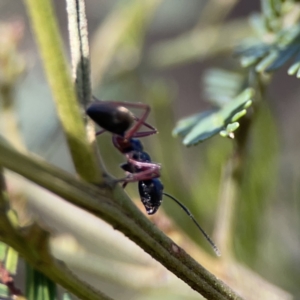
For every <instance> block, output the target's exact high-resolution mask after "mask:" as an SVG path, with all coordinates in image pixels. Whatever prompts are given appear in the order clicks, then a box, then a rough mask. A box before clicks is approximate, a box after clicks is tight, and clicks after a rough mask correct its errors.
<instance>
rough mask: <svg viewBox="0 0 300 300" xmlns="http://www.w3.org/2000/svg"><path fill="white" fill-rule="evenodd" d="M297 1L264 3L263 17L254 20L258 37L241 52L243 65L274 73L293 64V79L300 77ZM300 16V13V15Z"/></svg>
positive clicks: (239, 53)
mask: <svg viewBox="0 0 300 300" xmlns="http://www.w3.org/2000/svg"><path fill="white" fill-rule="evenodd" d="M295 2H297V1H280V0H262V1H261V3H262V14H260V15H258V14H255V15H253V16H252V17H251V18H250V22H251V24H252V27H253V29H254V32H255V35H254V36H253V37H252V38H248V39H247V40H245V41H243V42H242V43H241V44H240V45H239V46H238V48H237V50H236V54H237V55H238V56H240V60H241V65H242V66H243V67H245V68H248V67H253V68H254V69H255V71H256V72H258V73H262V72H274V71H276V70H277V69H279V68H281V67H282V66H283V65H285V64H286V63H287V62H288V61H291V60H293V62H292V64H291V66H290V67H289V69H288V74H289V75H295V74H296V76H297V77H298V78H299V77H300V26H299V24H298V19H299V17H300V15H298V16H297V15H296V16H295V11H296V12H297V10H296V9H295V8H296V7H295V6H296V5H298V6H299V4H295ZM298 14H299V13H298Z"/></svg>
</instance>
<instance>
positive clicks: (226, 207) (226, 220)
mask: <svg viewBox="0 0 300 300" xmlns="http://www.w3.org/2000/svg"><path fill="white" fill-rule="evenodd" d="M234 165H235V159H234V155H233V156H232V157H231V158H229V159H228V161H227V163H226V165H225V166H224V168H223V172H222V173H223V174H222V180H221V186H220V193H219V206H218V212H217V217H216V220H217V222H216V229H215V233H214V237H215V238H214V240H215V242H216V244H217V245H218V246H219V247H220V249H222V259H223V261H225V260H226V259H228V258H229V259H230V258H231V257H232V232H233V220H234V212H235V207H236V203H237V195H238V186H237V182H236V180H235V178H234V176H233V174H234V169H235V168H234Z"/></svg>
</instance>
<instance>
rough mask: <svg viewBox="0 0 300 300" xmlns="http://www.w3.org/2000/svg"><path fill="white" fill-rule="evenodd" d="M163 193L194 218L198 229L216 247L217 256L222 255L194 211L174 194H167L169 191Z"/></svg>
mask: <svg viewBox="0 0 300 300" xmlns="http://www.w3.org/2000/svg"><path fill="white" fill-rule="evenodd" d="M163 194H164V195H165V196H167V197H169V198H171V199H172V200H173V201H175V202H176V203H177V204H178V205H179V206H180V207H181V208H182V209H183V210H184V211H185V212H186V214H187V215H188V216H189V217H190V218H191V219H192V221H193V222H194V223H195V224H196V226H197V227H198V229H199V230H200V231H201V232H202V234H203V235H204V236H205V238H206V239H207V241H208V242H209V243H210V245H211V246H212V248H213V249H214V251H215V253H216V254H217V256H221V252H220V251H219V249H218V247H217V246H216V245H215V243H214V242H213V241H212V240H211V238H210V237H209V236H208V234H207V233H206V232H205V231H204V229H203V228H202V227H201V226H200V224H199V223H198V222H197V221H196V219H195V218H194V216H193V215H192V213H191V212H190V211H189V209H188V208H187V207H186V206H184V205H183V204H182V203H181V202H179V200H177V199H176V198H174V197H173V196H172V195H170V194H167V193H163Z"/></svg>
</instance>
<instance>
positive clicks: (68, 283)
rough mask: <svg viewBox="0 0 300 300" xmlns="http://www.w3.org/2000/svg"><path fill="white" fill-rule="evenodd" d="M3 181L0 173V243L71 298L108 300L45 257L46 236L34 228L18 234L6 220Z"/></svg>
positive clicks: (48, 254) (65, 268)
mask: <svg viewBox="0 0 300 300" xmlns="http://www.w3.org/2000/svg"><path fill="white" fill-rule="evenodd" d="M5 189H6V188H5V180H4V177H3V174H2V172H1V173H0V239H1V240H2V241H3V242H4V243H6V244H7V245H9V246H11V247H13V248H14V249H15V250H16V251H17V252H18V253H19V254H20V255H21V256H23V257H24V258H25V259H26V261H27V262H28V263H29V264H31V265H32V266H33V267H34V268H36V269H37V270H39V271H41V272H43V273H44V274H45V275H46V276H48V277H49V278H50V279H52V280H53V281H54V282H56V283H58V284H60V285H62V286H63V287H65V288H66V289H68V290H69V291H70V292H72V293H73V294H74V295H76V296H77V297H79V298H81V299H86V300H110V298H109V297H107V296H106V295H104V294H102V293H101V292H100V291H96V290H95V289H94V288H93V287H91V286H89V285H88V284H86V283H83V282H82V281H80V280H79V279H77V277H76V276H74V274H73V273H72V272H71V271H70V270H69V269H68V268H67V267H66V266H65V265H64V264H63V263H61V262H59V261H55V259H54V258H53V257H52V256H51V254H50V253H49V249H48V248H49V247H48V238H49V234H48V233H47V232H45V231H44V230H42V229H41V228H39V227H38V226H37V225H36V224H35V225H33V226H32V228H30V230H28V229H27V232H26V233H27V235H26V236H24V235H22V234H20V233H19V232H18V231H17V229H16V228H14V227H13V226H12V224H11V222H10V220H9V219H8V217H7V211H8V209H9V207H8V201H7V199H6V191H5Z"/></svg>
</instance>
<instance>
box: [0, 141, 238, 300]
mask: <svg viewBox="0 0 300 300" xmlns="http://www.w3.org/2000/svg"><path fill="white" fill-rule="evenodd" d="M0 164H2V165H3V166H4V167H6V168H8V169H10V170H12V171H14V172H17V173H18V174H20V175H22V176H24V177H26V178H27V179H29V180H32V181H33V182H35V183H37V184H39V185H41V186H43V187H44V188H46V189H49V190H50V191H52V192H54V193H56V194H57V195H59V196H61V197H63V198H65V199H66V200H67V201H68V202H71V203H73V204H75V205H77V206H78V207H81V208H83V209H86V210H87V211H89V212H91V213H93V214H94V215H96V216H98V217H100V218H102V219H104V220H105V221H107V222H108V223H110V224H111V225H112V226H113V227H114V228H116V229H118V230H120V231H121V232H123V233H124V234H125V235H126V236H128V237H129V238H130V239H131V240H132V241H134V242H135V243H136V244H138V245H139V246H140V247H142V248H143V249H144V250H145V251H146V252H147V253H149V254H150V255H151V256H152V257H153V258H155V259H156V260H158V261H159V262H160V263H162V264H163V265H164V266H165V267H166V268H167V269H169V270H170V271H171V272H173V273H174V274H175V275H177V276H178V277H179V278H181V279H182V280H183V281H185V282H186V283H187V284H188V285H190V286H191V287H192V288H193V289H195V290H196V291H198V292H199V293H200V294H202V295H203V296H204V297H206V298H208V299H212V300H214V299H218V300H220V299H241V298H240V297H239V296H237V295H236V294H235V293H234V292H233V291H232V290H231V289H230V288H228V287H227V286H226V285H225V284H224V283H222V282H221V281H219V280H217V279H216V278H215V276H213V275H212V274H210V273H209V272H208V271H207V270H205V269H204V268H203V267H202V266H201V265H199V264H198V263H197V262H196V261H195V260H194V259H192V258H191V257H190V256H189V255H188V254H187V253H186V252H185V251H184V250H182V249H181V248H179V247H178V246H177V245H176V244H175V243H174V242H173V241H172V240H170V239H169V238H168V237H166V236H165V235H164V234H163V233H162V232H161V231H160V230H158V229H157V228H156V227H155V226H154V225H153V224H152V223H151V222H150V221H149V220H148V219H147V218H146V217H145V216H144V215H143V214H142V213H141V212H140V211H139V210H138V208H137V207H136V206H135V205H134V204H133V203H132V202H131V201H130V199H129V198H128V197H127V196H126V194H124V192H123V190H122V189H121V188H120V187H119V186H116V187H115V188H114V190H113V193H111V191H110V189H108V188H107V187H106V188H105V187H102V188H99V187H97V186H95V185H91V184H89V183H86V182H84V181H80V180H78V179H76V178H75V177H73V176H71V175H69V174H68V173H66V172H64V171H62V170H60V169H58V168H56V167H53V166H50V165H48V164H47V163H45V162H41V161H38V160H35V159H33V158H29V157H27V156H25V155H23V154H20V153H18V152H16V151H15V150H13V149H12V148H11V147H9V146H8V145H7V144H6V143H5V142H3V140H1V141H0ZM6 242H8V241H6ZM8 244H9V245H11V243H8ZM12 246H13V245H12ZM16 250H18V249H16ZM22 254H23V255H24V257H25V258H27V257H26V255H28V254H27V253H26V252H25V253H24V251H23V252H22ZM36 267H39V265H37V266H36ZM45 274H47V273H45ZM50 278H51V277H50Z"/></svg>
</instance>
